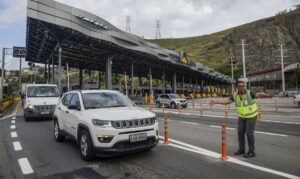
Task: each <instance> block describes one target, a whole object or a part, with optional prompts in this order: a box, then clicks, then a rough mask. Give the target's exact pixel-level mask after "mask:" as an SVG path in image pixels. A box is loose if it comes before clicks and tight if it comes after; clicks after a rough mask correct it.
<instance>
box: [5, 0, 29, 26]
mask: <svg viewBox="0 0 300 179" xmlns="http://www.w3.org/2000/svg"><path fill="white" fill-rule="evenodd" d="M26 2H27V1H26V0H1V2H0V28H9V27H10V26H11V25H13V24H14V23H20V22H21V23H22V22H24V21H25V19H26Z"/></svg>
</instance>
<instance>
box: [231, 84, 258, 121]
mask: <svg viewBox="0 0 300 179" xmlns="http://www.w3.org/2000/svg"><path fill="white" fill-rule="evenodd" d="M233 98H234V102H235V106H236V110H237V112H238V114H239V117H241V118H253V117H255V116H257V115H258V110H257V106H256V102H255V99H252V97H251V94H250V91H249V90H246V93H245V94H244V95H243V97H242V99H241V98H240V96H239V94H238V93H237V92H235V93H234V94H233Z"/></svg>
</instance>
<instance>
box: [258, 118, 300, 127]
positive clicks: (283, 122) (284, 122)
mask: <svg viewBox="0 0 300 179" xmlns="http://www.w3.org/2000/svg"><path fill="white" fill-rule="evenodd" d="M285 117H291V116H285ZM298 117H299V116H298ZM262 122H274V123H282V124H298V125H300V122H288V121H273V120H263V121H262Z"/></svg>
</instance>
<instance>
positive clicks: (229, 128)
mask: <svg viewBox="0 0 300 179" xmlns="http://www.w3.org/2000/svg"><path fill="white" fill-rule="evenodd" d="M209 127H213V128H220V129H221V128H222V127H221V126H215V125H210V126H209ZM226 129H228V130H235V128H231V127H226Z"/></svg>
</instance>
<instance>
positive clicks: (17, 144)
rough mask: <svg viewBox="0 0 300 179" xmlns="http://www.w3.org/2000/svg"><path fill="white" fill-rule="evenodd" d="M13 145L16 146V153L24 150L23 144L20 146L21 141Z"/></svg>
mask: <svg viewBox="0 0 300 179" xmlns="http://www.w3.org/2000/svg"><path fill="white" fill-rule="evenodd" d="M13 145H14V149H15V151H19V150H22V146H21V144H20V142H19V141H17V142H13Z"/></svg>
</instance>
